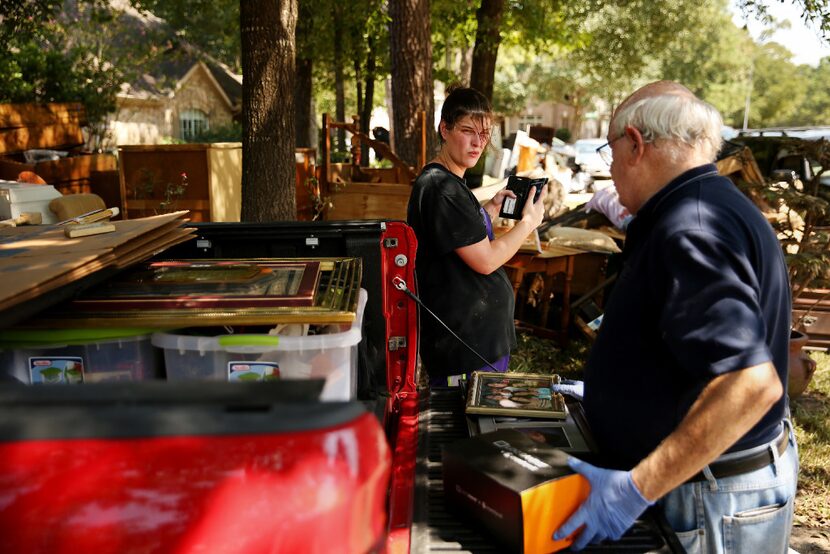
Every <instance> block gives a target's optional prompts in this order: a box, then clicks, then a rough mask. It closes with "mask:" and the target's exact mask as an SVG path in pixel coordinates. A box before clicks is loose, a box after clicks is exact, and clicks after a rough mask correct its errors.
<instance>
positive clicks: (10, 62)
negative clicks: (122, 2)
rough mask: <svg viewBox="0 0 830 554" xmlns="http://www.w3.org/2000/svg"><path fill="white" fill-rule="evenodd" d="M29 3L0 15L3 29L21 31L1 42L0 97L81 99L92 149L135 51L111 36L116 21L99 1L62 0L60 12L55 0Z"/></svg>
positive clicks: (13, 99)
mask: <svg viewBox="0 0 830 554" xmlns="http://www.w3.org/2000/svg"><path fill="white" fill-rule="evenodd" d="M13 4H14V2H13ZM32 4H33V5H34V6H35V9H34V10H33V11H32V12H27V11H25V10H24V11H22V12H21V11H15V10H12V11H11V12H10V14H9V15H7V16H6V19H4V20H3V28H4V31H5V30H6V29H8V28H13V29H19V30H20V31H19V32H17V33H14V34H13V35H11V36H9V37H7V40H5V41H3V42H2V43H0V102H19V103H25V102H36V103H37V102H40V103H45V102H81V103H82V104H83V105H84V107H85V109H86V114H87V119H88V122H89V127H88V130H89V132H90V135H91V140H90V142H91V144H90V145H91V146H92V147H93V148H95V147H97V146H98V144H99V141H100V140H101V139H102V138H103V133H104V132H105V129H106V117H107V115H108V114H110V113H112V112H113V111H115V106H116V101H115V99H116V94H117V92H118V87H119V85H120V84H121V83H123V82H125V81H128V80H129V79H130V76H131V74H130V71H131V70H134V69H135V68H136V67H138V66H139V65H140V64H138V63H136V62H137V61H139V59H140V53H139V52H137V51H136V48H134V45H133V44H131V43H130V42H129V41H126V42H124V43H123V44H120V43H119V41H118V40H116V36H117V34H118V32H119V30H120V27H119V24H118V20H117V18H116V14H115V13H114V12H113V11H112V9H111V8H110V7H109V5H108V4H107V3H106V2H104V1H103V0H86V1H78V2H75V3H67V4H66V6H65V7H64V9H63V10H61V11H59V8H60V7H61V6H62V3H60V2H49V1H46V0H42V1H40V2H34V3H32ZM30 13H31V14H33V15H32V17H30ZM7 25H8V27H6V26H7Z"/></svg>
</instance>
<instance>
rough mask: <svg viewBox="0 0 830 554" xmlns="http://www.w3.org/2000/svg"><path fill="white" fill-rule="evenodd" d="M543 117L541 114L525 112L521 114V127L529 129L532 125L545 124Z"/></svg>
mask: <svg viewBox="0 0 830 554" xmlns="http://www.w3.org/2000/svg"><path fill="white" fill-rule="evenodd" d="M543 119H544V118H543V117H542V116H541V115H534V114H524V115H521V116H519V129H521V130H522V131H527V130H528V129H529V128H530V126H531V125H543Z"/></svg>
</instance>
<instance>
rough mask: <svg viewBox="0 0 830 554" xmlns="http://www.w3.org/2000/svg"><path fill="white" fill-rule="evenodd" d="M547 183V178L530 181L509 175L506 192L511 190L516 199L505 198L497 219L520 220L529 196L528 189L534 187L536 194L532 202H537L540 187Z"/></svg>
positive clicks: (529, 179) (540, 191)
mask: <svg viewBox="0 0 830 554" xmlns="http://www.w3.org/2000/svg"><path fill="white" fill-rule="evenodd" d="M547 182H548V178H547V177H542V178H540V179H531V178H529V177H519V176H517V175H511V176H510V177H508V179H507V190H511V191H513V192H514V193H515V194H516V198H509V197H505V199H504V202H502V205H501V210H500V211H499V217H506V218H508V219H521V218H522V210H523V209H524V207H525V202H527V199H528V196H530V188H531V187H536V193H535V194H534V195H533V201H534V202H536V201H537V200H539V195H541V194H542V187H544V186H545V184H546V183H547Z"/></svg>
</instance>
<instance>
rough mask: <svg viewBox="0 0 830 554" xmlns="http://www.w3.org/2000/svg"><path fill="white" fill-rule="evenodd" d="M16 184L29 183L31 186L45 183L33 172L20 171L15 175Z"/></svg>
mask: <svg viewBox="0 0 830 554" xmlns="http://www.w3.org/2000/svg"><path fill="white" fill-rule="evenodd" d="M17 182H18V183H29V184H32V185H45V184H46V181H44V180H43V177H41V176H40V175H38V174H37V173H35V172H34V171H21V172H20V173H19V174H18V175H17Z"/></svg>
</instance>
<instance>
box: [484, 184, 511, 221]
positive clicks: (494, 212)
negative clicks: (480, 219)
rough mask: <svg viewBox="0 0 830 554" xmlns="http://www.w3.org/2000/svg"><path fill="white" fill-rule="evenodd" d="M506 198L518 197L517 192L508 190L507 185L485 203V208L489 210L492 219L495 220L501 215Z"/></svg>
mask: <svg viewBox="0 0 830 554" xmlns="http://www.w3.org/2000/svg"><path fill="white" fill-rule="evenodd" d="M505 198H516V193H515V192H513V191H512V190H507V187H504V188H503V189H501V190H500V191H498V192H497V193H496V194H495V195H494V196H493V198H491V199H490V201H489V202H487V203H486V204H485V205H484V209H485V210H487V213H488V214H490V219H491V220H494V221H495V219H496V218H497V217H499V212H500V211H501V205H502V204H504V199H505Z"/></svg>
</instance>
